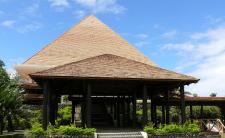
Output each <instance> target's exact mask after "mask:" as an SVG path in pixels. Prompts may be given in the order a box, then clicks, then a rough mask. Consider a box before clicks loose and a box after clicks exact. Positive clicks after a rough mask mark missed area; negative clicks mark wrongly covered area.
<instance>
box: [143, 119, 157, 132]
mask: <svg viewBox="0 0 225 138" xmlns="http://www.w3.org/2000/svg"><path fill="white" fill-rule="evenodd" d="M144 131H145V132H147V133H148V134H153V135H155V134H156V133H157V130H156V129H155V128H154V127H153V124H152V123H151V122H150V123H148V124H147V125H146V126H145V127H144Z"/></svg>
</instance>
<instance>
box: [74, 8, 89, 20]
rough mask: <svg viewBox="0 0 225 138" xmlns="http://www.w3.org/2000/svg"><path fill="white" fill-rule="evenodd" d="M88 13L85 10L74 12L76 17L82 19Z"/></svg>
mask: <svg viewBox="0 0 225 138" xmlns="http://www.w3.org/2000/svg"><path fill="white" fill-rule="evenodd" d="M86 14H87V13H86V12H85V11H84V10H77V11H75V12H74V16H75V17H77V18H79V19H81V18H83V17H84V16H85V15H86Z"/></svg>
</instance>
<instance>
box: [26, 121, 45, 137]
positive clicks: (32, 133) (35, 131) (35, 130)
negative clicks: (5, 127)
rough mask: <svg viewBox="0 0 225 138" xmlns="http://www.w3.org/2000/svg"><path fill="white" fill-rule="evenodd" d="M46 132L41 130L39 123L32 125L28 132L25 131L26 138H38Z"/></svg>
mask: <svg viewBox="0 0 225 138" xmlns="http://www.w3.org/2000/svg"><path fill="white" fill-rule="evenodd" d="M45 134H46V132H45V131H44V129H43V128H42V126H41V124H40V123H37V122H36V123H34V124H33V125H32V127H31V129H30V130H28V131H27V133H26V136H27V137H29V138H36V137H40V136H44V135H45Z"/></svg>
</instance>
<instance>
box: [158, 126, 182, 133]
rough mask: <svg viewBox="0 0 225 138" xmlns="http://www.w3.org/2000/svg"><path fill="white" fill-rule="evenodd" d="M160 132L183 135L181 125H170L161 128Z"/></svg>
mask: <svg viewBox="0 0 225 138" xmlns="http://www.w3.org/2000/svg"><path fill="white" fill-rule="evenodd" d="M161 131H162V132H163V133H166V134H168V133H183V132H184V130H183V126H182V125H176V124H170V125H165V126H164V127H162V128H161Z"/></svg>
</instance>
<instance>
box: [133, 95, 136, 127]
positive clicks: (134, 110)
mask: <svg viewBox="0 0 225 138" xmlns="http://www.w3.org/2000/svg"><path fill="white" fill-rule="evenodd" d="M136 100H137V96H136V92H135V93H134V94H133V98H132V106H133V113H132V117H133V120H132V121H133V122H132V125H133V127H136V121H137V114H136V109H137V108H136V104H137V103H136V102H137V101H136Z"/></svg>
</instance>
